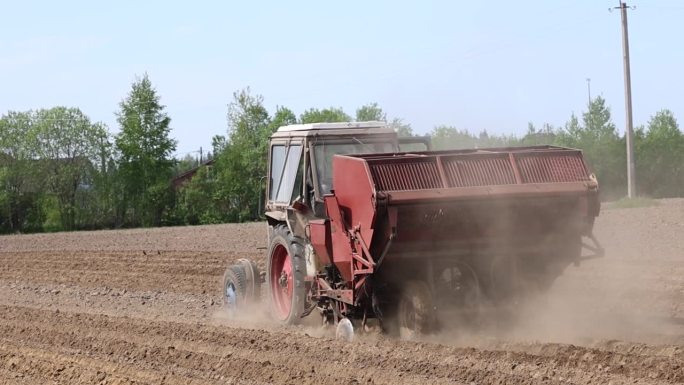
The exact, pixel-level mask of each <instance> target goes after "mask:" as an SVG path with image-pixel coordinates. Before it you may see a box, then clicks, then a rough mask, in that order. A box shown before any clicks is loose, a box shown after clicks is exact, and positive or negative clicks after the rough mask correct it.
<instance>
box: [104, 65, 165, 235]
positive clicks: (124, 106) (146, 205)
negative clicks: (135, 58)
mask: <svg viewBox="0 0 684 385" xmlns="http://www.w3.org/2000/svg"><path fill="white" fill-rule="evenodd" d="M119 107H120V110H119V112H117V121H118V123H119V125H120V127H121V132H120V133H119V134H118V135H117V136H116V140H115V143H116V149H117V150H118V152H119V154H120V155H119V156H120V159H119V172H120V173H121V178H122V184H123V196H122V198H123V199H122V202H123V207H124V209H125V212H126V213H130V215H128V217H127V218H124V220H126V221H128V222H130V224H133V225H138V224H142V225H143V226H151V225H159V224H160V223H161V218H162V215H163V213H164V211H165V210H167V209H168V208H169V206H170V205H171V204H172V195H171V194H172V193H171V189H170V184H169V181H170V179H171V174H172V172H173V171H172V166H173V163H174V161H173V159H172V158H171V153H173V151H175V149H176V141H175V140H174V139H172V138H171V137H170V136H169V134H170V130H171V129H170V126H169V125H170V123H171V118H170V117H169V116H168V115H167V114H166V112H165V111H164V108H165V106H163V105H162V104H160V99H159V95H158V94H157V91H156V90H155V89H154V87H153V86H152V82H150V79H149V77H148V76H147V74H145V75H143V77H142V78H139V79H136V80H135V81H134V82H133V85H132V87H131V91H130V93H129V94H128V95H127V96H126V98H125V99H124V100H123V101H122V102H121V103H120V104H119Z"/></svg>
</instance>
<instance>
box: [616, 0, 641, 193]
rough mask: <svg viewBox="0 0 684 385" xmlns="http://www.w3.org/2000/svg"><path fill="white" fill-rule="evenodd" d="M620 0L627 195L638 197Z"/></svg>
mask: <svg viewBox="0 0 684 385" xmlns="http://www.w3.org/2000/svg"><path fill="white" fill-rule="evenodd" d="M619 1H620V6H619V7H616V8H619V9H620V15H621V16H622V59H623V66H624V72H625V123H626V126H627V127H625V130H626V133H625V136H626V138H627V197H628V198H634V197H636V175H635V172H634V129H633V127H632V77H631V75H630V69H629V34H628V31H627V9H629V7H628V6H627V3H624V2H623V1H622V0H619Z"/></svg>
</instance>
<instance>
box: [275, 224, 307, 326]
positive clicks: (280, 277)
mask: <svg viewBox="0 0 684 385" xmlns="http://www.w3.org/2000/svg"><path fill="white" fill-rule="evenodd" d="M272 234H273V236H272V237H271V242H270V244H269V248H268V261H267V263H266V284H267V285H268V290H267V292H268V294H267V297H268V299H269V305H270V306H269V307H270V310H271V314H272V315H273V317H274V318H275V319H276V320H278V321H279V322H281V323H283V324H286V325H294V324H297V323H299V322H300V321H301V316H302V314H303V313H304V308H305V306H304V305H305V302H306V283H305V280H304V278H305V275H306V262H305V260H304V246H303V245H302V244H303V242H302V241H301V240H300V239H299V238H297V237H295V236H294V235H293V234H292V233H291V232H290V230H289V229H288V228H287V226H285V225H278V226H276V227H275V228H274V230H273V233H272Z"/></svg>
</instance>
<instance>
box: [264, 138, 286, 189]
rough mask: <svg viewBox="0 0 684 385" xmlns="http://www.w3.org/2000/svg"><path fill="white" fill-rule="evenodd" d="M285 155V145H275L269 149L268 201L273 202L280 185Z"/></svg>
mask: <svg viewBox="0 0 684 385" xmlns="http://www.w3.org/2000/svg"><path fill="white" fill-rule="evenodd" d="M286 155H287V147H285V145H282V144H281V145H275V146H273V147H271V180H270V181H269V192H268V199H269V200H275V197H276V192H277V191H278V184H280V177H281V176H282V175H283V166H284V165H285V156H286Z"/></svg>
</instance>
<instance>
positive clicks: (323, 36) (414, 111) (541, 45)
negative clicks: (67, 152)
mask: <svg viewBox="0 0 684 385" xmlns="http://www.w3.org/2000/svg"><path fill="white" fill-rule="evenodd" d="M618 5H619V3H618V0H613V1H604V0H574V1H548V0H536V1H533V0H528V1H525V0H518V1H516V2H503V1H491V0H490V1H486V2H485V1H468V2H466V1H428V0H426V1H410V2H409V1H400V0H392V1H389V0H387V1H385V0H378V1H357V0H350V1H338V2H332V1H320V0H319V1H297V0H291V1H258V0H254V1H228V0H226V1H199V0H198V1H193V2H189V1H182V2H181V1H178V2H177V1H143V0H139V1H128V0H121V1H116V2H99V1H92V0H91V1H47V0H46V1H31V0H24V1H11V0H0V20H1V22H0V114H4V113H6V112H7V111H10V110H13V111H24V110H29V109H39V108H50V107H54V106H58V105H62V106H68V107H78V108H80V109H81V110H82V111H83V112H84V113H85V114H87V115H88V116H89V117H90V118H91V120H93V121H101V122H104V123H106V124H107V125H108V127H109V129H110V131H111V132H112V133H113V134H115V133H117V132H118V131H119V127H118V124H117V122H116V117H115V112H116V111H117V109H118V104H119V103H120V102H121V100H122V99H123V98H125V97H126V95H127V93H128V92H129V91H130V88H131V83H132V82H133V81H134V80H135V79H136V76H140V75H142V74H144V73H147V74H148V75H149V77H150V80H151V81H152V83H153V85H154V86H155V88H156V90H157V92H158V94H159V95H160V97H161V102H162V104H164V105H165V106H166V111H167V112H168V114H169V116H170V117H171V119H172V122H171V127H172V131H171V136H172V137H174V138H175V139H177V140H178V146H177V151H176V155H177V156H179V157H182V156H184V155H186V154H196V151H198V150H199V148H200V147H203V149H204V151H205V153H206V151H207V150H208V149H210V144H211V138H212V137H213V136H214V135H226V133H227V131H228V123H227V120H226V112H227V105H228V103H230V102H231V101H232V95H233V93H234V92H235V91H237V90H240V89H243V88H245V87H250V89H251V92H252V93H253V94H258V95H262V96H263V97H264V103H265V105H266V107H267V108H268V109H269V110H270V111H271V112H273V111H275V108H276V106H285V107H288V108H290V109H291V110H293V111H294V112H295V113H296V114H297V115H299V114H301V113H302V112H303V111H304V110H306V109H308V108H311V107H316V108H326V107H331V106H332V107H341V108H343V109H344V110H345V111H346V112H347V113H348V114H350V115H352V116H353V115H354V113H355V111H356V109H357V108H358V107H360V106H361V105H364V104H367V103H372V102H376V103H378V104H379V105H380V106H381V107H382V108H383V110H384V111H385V112H386V113H387V116H388V118H390V119H391V118H395V117H396V118H401V119H403V120H404V121H405V122H407V123H410V124H411V126H412V128H413V130H414V132H416V133H418V134H427V133H429V131H431V130H432V129H433V128H434V127H435V126H438V125H449V126H453V127H457V128H459V129H467V130H469V131H471V132H480V131H481V130H487V131H488V132H490V133H497V134H517V135H522V134H524V133H525V131H526V130H527V124H528V122H533V123H535V125H537V126H541V125H542V124H543V123H545V122H548V123H550V124H553V125H555V126H560V125H563V124H565V122H566V121H567V120H568V119H569V117H570V115H571V114H572V113H573V112H574V113H576V114H581V113H582V111H583V110H585V108H586V105H587V99H588V87H587V86H588V82H587V79H588V78H589V79H591V81H590V83H589V84H590V87H591V95H592V96H593V97H595V96H597V95H601V96H603V97H604V98H605V99H606V101H607V104H608V105H609V106H610V108H611V111H612V114H613V120H614V122H615V123H616V125H617V127H618V129H619V130H621V131H622V130H624V122H625V107H624V83H623V67H622V41H621V26H620V12H619V10H616V11H613V12H609V8H611V7H616V6H618ZM629 5H636V9H634V10H630V11H629V31H630V35H629V38H630V53H631V59H632V60H631V64H632V91H633V106H634V107H633V108H634V124H635V126H638V125H641V124H646V123H647V122H648V120H649V118H650V117H651V116H652V115H653V114H655V113H656V112H657V111H659V110H661V109H664V108H668V109H670V110H671V111H673V113H674V114H675V117H677V118H679V119H684V98H683V97H682V94H683V93H684V75H683V72H682V69H683V68H684V40H683V38H684V23H682V21H681V20H684V2H682V1H681V0H635V2H634V3H633V4H632V3H629Z"/></svg>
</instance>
